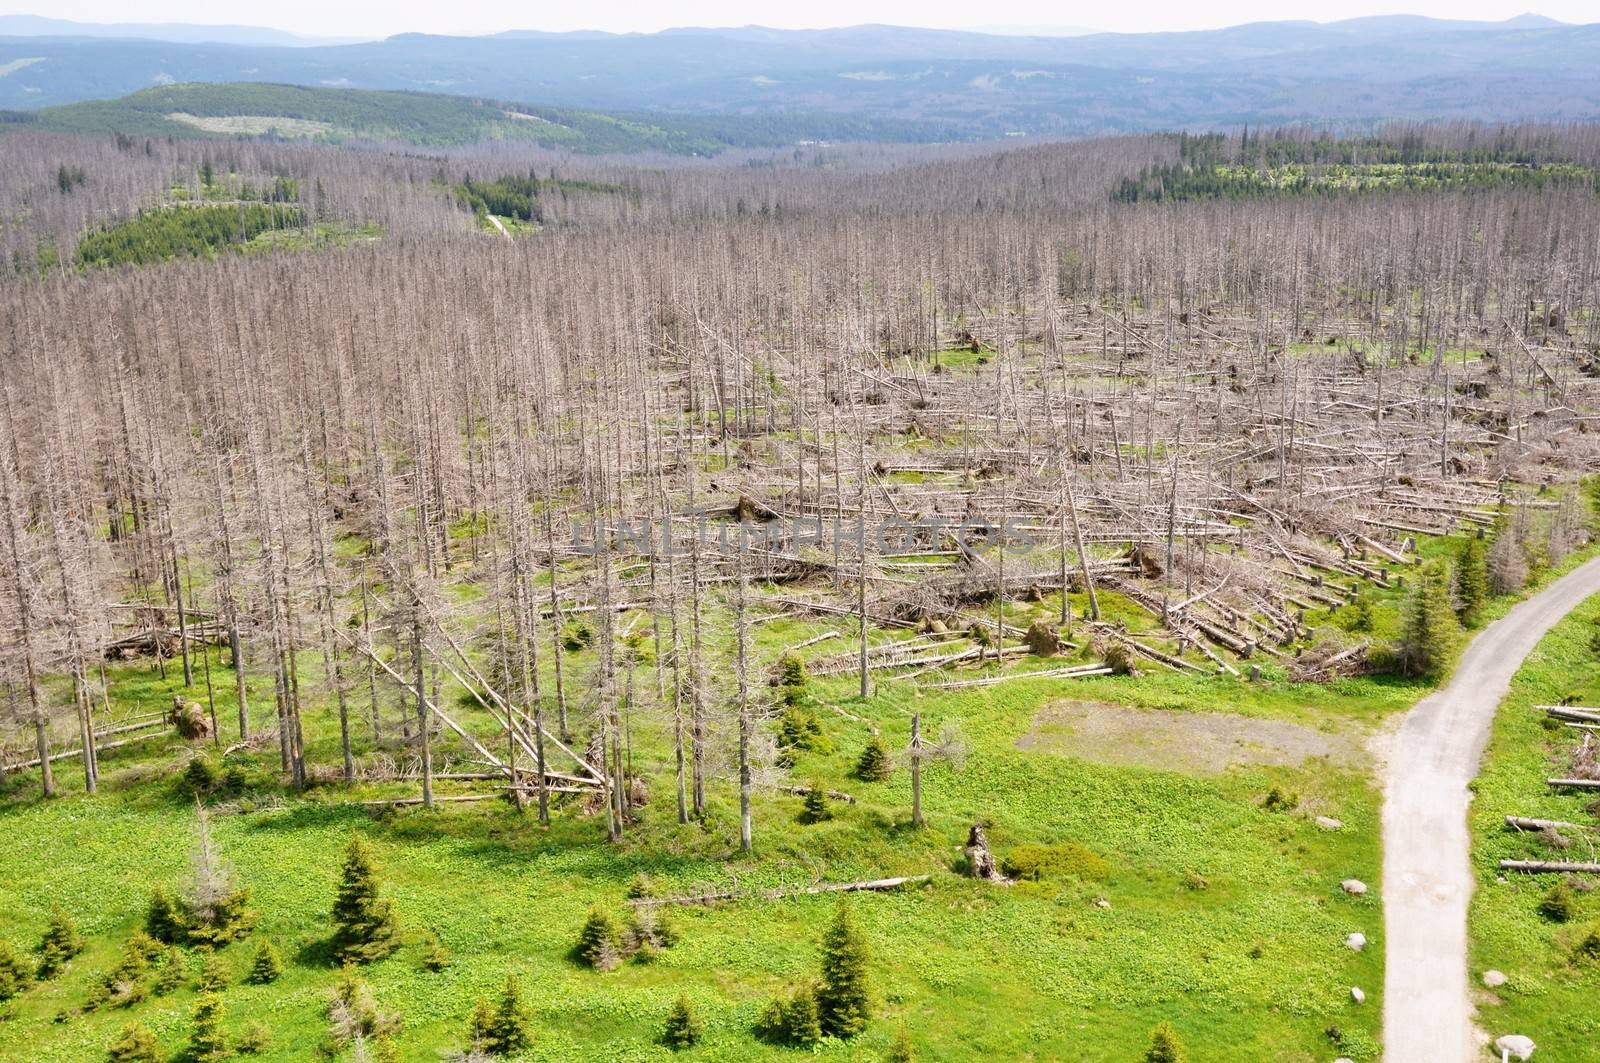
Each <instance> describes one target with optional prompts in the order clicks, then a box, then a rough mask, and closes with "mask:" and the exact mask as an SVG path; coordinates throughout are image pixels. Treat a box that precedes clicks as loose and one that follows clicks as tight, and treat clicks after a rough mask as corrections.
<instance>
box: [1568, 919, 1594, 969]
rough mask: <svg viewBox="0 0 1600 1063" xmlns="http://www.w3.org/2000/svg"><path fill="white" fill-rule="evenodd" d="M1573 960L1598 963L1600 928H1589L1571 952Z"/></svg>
mask: <svg viewBox="0 0 1600 1063" xmlns="http://www.w3.org/2000/svg"><path fill="white" fill-rule="evenodd" d="M1572 956H1573V959H1575V960H1579V961H1582V962H1584V963H1595V962H1600V927H1591V928H1590V929H1589V932H1588V933H1587V934H1585V935H1584V936H1583V937H1582V938H1581V939H1579V941H1578V946H1577V948H1575V949H1573V950H1572Z"/></svg>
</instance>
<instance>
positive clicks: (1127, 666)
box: [1103, 642, 1133, 675]
mask: <svg viewBox="0 0 1600 1063" xmlns="http://www.w3.org/2000/svg"><path fill="white" fill-rule="evenodd" d="M1103 659H1104V661H1105V665H1106V667H1107V668H1109V669H1111V674H1112V675H1132V674H1133V653H1132V652H1131V651H1130V650H1129V649H1128V647H1127V646H1126V645H1124V644H1123V643H1121V642H1112V643H1110V644H1109V645H1107V646H1106V652H1105V654H1104V657H1103Z"/></svg>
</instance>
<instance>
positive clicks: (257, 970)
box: [250, 939, 283, 985]
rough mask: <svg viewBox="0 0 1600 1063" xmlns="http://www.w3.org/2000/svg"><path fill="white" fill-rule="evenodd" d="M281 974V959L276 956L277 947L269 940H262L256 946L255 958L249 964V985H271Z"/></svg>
mask: <svg viewBox="0 0 1600 1063" xmlns="http://www.w3.org/2000/svg"><path fill="white" fill-rule="evenodd" d="M282 974H283V957H282V956H280V955H279V954H278V946H276V945H274V944H273V943H272V941H271V940H270V939H268V940H263V941H262V942H261V944H260V945H257V946H256V958H255V960H254V961H252V962H251V964H250V984H251V985H271V984H272V983H273V982H276V981H277V980H278V977H279V976H280V975H282Z"/></svg>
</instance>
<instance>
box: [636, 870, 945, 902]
mask: <svg viewBox="0 0 1600 1063" xmlns="http://www.w3.org/2000/svg"><path fill="white" fill-rule="evenodd" d="M932 878H933V876H932V875H903V876H901V877H899V878H874V879H867V880H866V881H863V882H823V883H819V884H817V885H815V886H802V887H799V888H797V889H776V890H751V891H740V890H721V891H718V892H713V893H690V894H683V895H680V896H677V897H635V898H633V899H632V900H630V901H629V902H628V903H629V904H632V905H635V906H637V907H640V908H654V907H657V906H659V905H663V904H681V905H689V904H715V903H716V902H718V901H745V900H754V901H781V900H783V899H785V898H787V897H807V896H812V895H814V894H818V893H867V892H882V891H884V890H895V889H899V888H900V887H901V886H914V885H919V884H921V883H923V882H928V881H930V880H931V879H932Z"/></svg>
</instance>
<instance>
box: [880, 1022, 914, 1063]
mask: <svg viewBox="0 0 1600 1063" xmlns="http://www.w3.org/2000/svg"><path fill="white" fill-rule="evenodd" d="M883 1063H917V1050H916V1047H915V1046H914V1045H913V1044H912V1043H911V1034H910V1033H908V1032H907V1031H906V1028H905V1027H904V1026H902V1027H900V1032H899V1033H896V1034H895V1035H894V1041H893V1042H892V1043H891V1044H890V1045H889V1051H888V1052H886V1053H884V1056H883Z"/></svg>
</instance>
